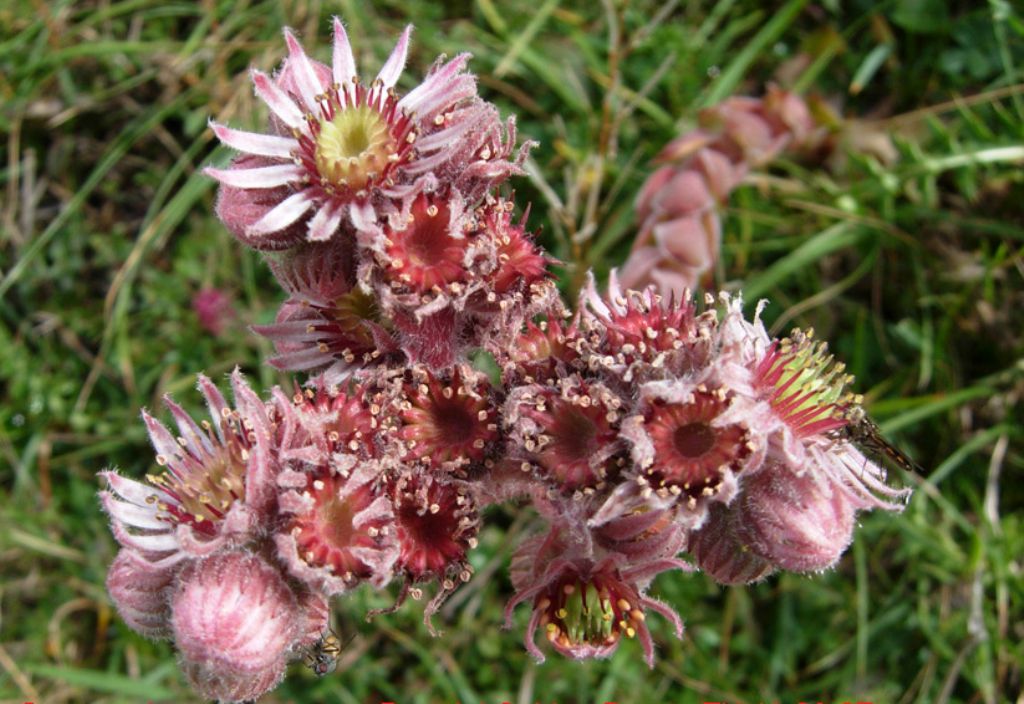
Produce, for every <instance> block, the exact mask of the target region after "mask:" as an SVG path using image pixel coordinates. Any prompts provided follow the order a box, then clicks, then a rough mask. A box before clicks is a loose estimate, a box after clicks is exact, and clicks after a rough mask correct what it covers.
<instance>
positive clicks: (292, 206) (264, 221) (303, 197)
mask: <svg viewBox="0 0 1024 704" xmlns="http://www.w3.org/2000/svg"><path fill="white" fill-rule="evenodd" d="M311 205H313V199H312V198H311V197H310V196H309V194H307V193H306V191H299V192H298V193H293V194H292V195H290V196H288V197H287V198H285V199H284V200H283V201H281V202H280V203H278V204H277V205H275V206H274V207H273V208H272V209H271V210H270V211H268V212H267V214H266V215H264V216H263V217H262V218H260V219H259V220H257V221H256V222H254V223H253V224H252V225H250V226H249V227H248V228H246V230H245V232H246V234H247V235H249V236H250V237H259V236H261V235H269V234H271V233H274V232H280V231H281V230H283V229H285V228H286V227H288V226H289V225H293V224H294V223H296V222H297V221H298V220H299V218H301V217H302V216H303V215H305V214H306V211H308V210H309V208H310V206H311Z"/></svg>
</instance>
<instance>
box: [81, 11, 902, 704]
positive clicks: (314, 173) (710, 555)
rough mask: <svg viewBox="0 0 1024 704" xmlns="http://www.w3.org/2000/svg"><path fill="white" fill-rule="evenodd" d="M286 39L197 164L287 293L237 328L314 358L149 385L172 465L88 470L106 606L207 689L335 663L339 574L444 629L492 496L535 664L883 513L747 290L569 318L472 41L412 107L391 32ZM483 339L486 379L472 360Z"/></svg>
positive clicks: (645, 630)
mask: <svg viewBox="0 0 1024 704" xmlns="http://www.w3.org/2000/svg"><path fill="white" fill-rule="evenodd" d="M285 39H286V43H287V45H288V52H289V55H288V58H287V60H286V61H285V64H284V66H283V67H282V69H281V70H280V71H279V72H278V73H277V74H276V75H274V76H268V75H265V74H262V73H260V72H254V73H253V81H254V83H255V86H256V92H257V94H258V95H259V96H260V97H261V98H263V100H264V101H265V102H266V103H267V104H268V106H269V107H270V110H271V116H270V120H269V125H268V128H267V129H268V133H267V134H257V133H249V132H241V131H238V130H235V129H233V128H228V127H224V126H220V125H214V126H213V128H214V131H215V132H216V134H217V135H218V136H219V137H220V138H221V140H222V141H223V142H225V143H226V144H228V145H229V146H232V147H235V148H237V149H238V150H240V151H242V152H243V154H242V155H241V156H239V157H238V158H237V159H236V160H235V161H234V162H233V163H232V164H231V165H230V166H229V167H228V168H226V169H210V170H208V172H209V173H210V175H212V176H213V177H214V178H216V179H217V180H219V181H220V182H221V190H220V194H219V197H218V206H217V207H218V213H219V215H220V217H221V219H222V220H223V221H224V222H225V224H226V225H227V227H228V228H229V229H230V230H231V231H232V232H233V233H234V234H235V235H236V236H237V237H238V238H239V239H240V240H241V241H242V242H244V243H245V244H247V245H249V246H253V247H255V248H257V249H259V250H261V251H262V252H263V253H264V255H265V257H266V260H267V262H268V265H269V267H270V269H271V271H272V272H273V274H274V276H275V277H276V279H277V281H278V282H279V283H280V285H281V287H282V289H283V290H284V293H285V296H286V300H285V302H284V303H283V305H282V306H281V308H280V309H279V311H278V314H277V316H276V319H275V321H274V322H273V323H271V324H268V325H262V326H258V327H256V332H258V333H259V334H261V335H264V336H266V337H267V338H269V339H271V340H272V341H273V343H274V346H275V354H274V356H273V357H272V358H271V359H270V360H268V361H269V362H270V363H271V364H273V365H274V366H276V367H278V368H280V369H283V370H290V371H294V372H305V373H306V374H307V376H306V378H304V379H297V380H296V382H295V384H294V386H293V387H292V388H291V389H290V390H288V391H285V390H283V389H281V388H274V389H272V390H271V391H270V392H269V394H268V395H267V396H266V397H265V398H261V397H260V396H259V395H258V394H257V393H256V392H254V391H253V390H252V389H251V388H250V387H249V386H248V384H247V383H246V382H245V380H244V379H243V377H242V376H241V374H240V373H238V372H235V373H234V374H233V375H232V377H231V386H232V389H233V396H234V403H233V404H229V403H228V401H227V400H226V399H225V398H224V396H223V395H222V394H221V392H220V391H219V390H218V389H217V386H216V385H215V384H214V383H213V382H211V381H210V380H209V379H207V378H205V377H202V376H201V377H200V378H199V389H200V391H201V393H202V395H203V397H204V398H205V400H206V404H207V406H208V408H209V420H200V421H198V422H197V421H196V420H194V419H193V418H192V417H191V416H190V415H189V414H188V413H187V412H186V411H185V410H184V409H183V408H182V407H180V406H178V405H177V404H176V403H175V402H174V401H172V400H170V399H167V401H166V403H167V406H168V409H169V410H170V414H171V416H172V417H173V419H174V424H175V426H176V429H177V430H176V432H172V431H171V430H169V429H168V428H167V427H165V426H164V425H163V424H162V423H161V422H159V421H158V420H156V419H155V418H153V417H152V416H150V415H149V414H148V413H146V412H143V421H144V422H145V424H146V427H147V428H148V430H149V436H150V439H151V441H152V444H153V447H154V448H155V450H156V460H155V462H156V465H157V466H158V467H159V469H158V470H157V471H156V472H155V473H154V474H152V475H149V476H148V477H147V480H146V482H139V481H135V480H132V479H129V478H127V477H126V476H123V475H121V474H118V473H116V472H113V471H108V472H104V473H103V476H104V478H105V481H106V484H107V488H106V489H105V490H104V491H103V492H102V493H101V501H102V503H103V506H104V508H105V509H106V511H107V512H108V513H109V515H110V517H111V523H112V530H113V533H114V537H115V539H116V540H117V541H118V543H119V544H120V545H121V551H120V553H119V554H118V556H117V557H116V559H115V560H114V563H113V565H112V566H111V568H110V572H109V574H108V579H107V586H108V590H109V592H110V595H111V597H112V599H113V601H114V603H115V605H116V606H117V609H118V611H119V612H120V614H121V615H122V617H123V619H124V621H125V622H126V623H127V624H128V626H129V627H131V628H132V629H134V630H136V631H138V632H139V633H141V634H143V635H145V636H147V637H150V638H158V639H167V640H170V641H172V642H173V644H174V647H175V648H176V650H177V652H178V654H179V662H180V665H181V669H182V671H183V673H184V674H185V676H186V678H187V679H188V681H189V682H190V684H191V685H192V686H193V687H194V689H195V690H196V691H197V692H198V693H199V694H200V695H202V696H204V697H207V698H210V699H217V700H220V701H248V700H254V699H257V698H258V697H260V696H261V695H262V694H263V693H265V692H267V691H269V690H270V689H272V688H273V687H274V686H276V685H277V683H279V682H280V681H281V679H282V678H283V677H284V674H285V671H286V667H287V665H288V664H289V663H290V662H292V661H295V660H303V659H304V660H306V661H307V663H312V665H313V669H314V671H315V672H316V673H317V674H319V675H323V674H326V673H328V672H330V671H331V670H332V669H333V667H332V666H331V662H330V661H329V657H330V652H331V651H330V650H329V649H327V648H326V647H325V646H324V643H327V642H332V641H330V640H329V639H327V638H326V633H327V631H328V629H329V622H330V611H331V608H332V605H333V603H335V602H337V600H339V599H343V598H344V597H345V596H347V595H349V594H350V593H351V592H352V591H353V590H355V589H358V588H370V589H377V590H383V589H387V588H390V587H392V586H393V587H394V590H395V594H394V601H393V606H392V607H391V608H390V609H385V610H384V611H391V610H394V609H397V608H399V607H401V606H402V605H403V603H404V602H405V601H406V600H407V599H408V597H412V598H413V599H414V600H419V599H420V598H421V597H423V596H424V595H425V594H427V595H428V599H427V601H426V604H425V606H424V621H425V623H426V625H427V626H428V628H429V629H430V631H431V633H433V634H435V635H436V631H435V630H434V627H433V619H434V617H435V616H436V615H437V613H438V610H439V609H440V607H441V605H442V604H443V603H444V601H445V600H446V599H447V598H448V597H449V596H450V595H451V594H452V593H453V592H454V591H455V590H457V589H458V588H459V587H460V586H461V585H462V584H464V583H466V582H468V581H469V580H471V579H472V578H473V568H472V562H471V553H472V551H473V550H474V549H475V548H476V547H477V537H478V535H479V533H480V529H481V525H482V521H483V519H484V509H485V508H486V507H488V506H490V505H494V504H513V505H515V506H520V507H522V506H524V505H528V506H529V507H532V509H533V510H534V511H535V512H536V514H537V516H538V518H537V520H536V521H535V527H536V530H535V531H534V532H533V534H532V535H531V537H529V538H527V539H526V540H524V541H523V542H522V543H521V544H520V545H518V546H515V550H514V554H513V559H512V563H511V565H510V580H511V586H512V590H513V592H512V595H511V598H510V600H509V602H508V605H507V608H506V610H505V621H506V624H509V625H510V624H511V623H512V622H513V620H514V619H515V614H516V611H517V607H520V606H523V605H525V606H526V607H527V608H528V609H529V615H528V616H527V626H526V634H525V643H526V648H527V650H528V651H529V652H530V653H531V654H532V655H534V656H535V657H537V658H538V659H543V658H544V651H543V650H542V647H546V648H550V649H551V650H553V651H554V652H557V653H559V654H562V655H564V656H567V657H571V658H576V659H584V658H600V657H608V656H610V655H611V654H612V653H613V652H615V651H616V650H617V649H618V647H619V645H620V644H621V643H622V642H625V641H629V640H631V639H636V640H637V641H638V642H639V643H640V647H641V649H642V651H643V653H644V656H645V659H646V660H647V662H648V663H649V664H651V665H652V666H653V662H654V649H655V643H654V638H653V636H652V634H651V631H650V630H649V626H648V621H647V619H648V616H650V615H651V614H659V615H660V616H661V617H663V618H664V619H667V620H668V622H669V625H670V626H671V627H672V628H673V630H674V632H675V634H676V635H677V636H679V637H681V635H682V631H683V624H682V620H681V619H680V617H679V616H678V615H677V614H676V612H675V610H674V609H673V608H672V607H671V606H669V605H668V604H666V603H664V602H662V601H659V600H658V599H657V598H655V597H654V596H652V595H651V594H650V593H649V591H650V588H651V585H652V582H653V580H654V578H655V577H656V576H657V575H659V574H661V573H663V572H666V571H675V570H679V571H688V572H690V571H695V570H697V569H700V570H703V571H705V572H706V573H707V574H709V575H710V576H711V577H712V578H713V579H715V580H717V581H718V582H721V583H727V584H739V583H746V582H751V581H754V580H757V579H760V578H762V577H764V576H765V575H767V574H768V573H770V572H771V571H773V570H794V571H800V572H806V571H817V570H822V569H825V568H827V567H829V566H831V565H833V564H834V563H835V562H836V560H838V558H839V556H840V555H841V554H842V552H843V551H844V550H845V548H846V547H847V545H848V544H849V542H850V539H851V536H852V532H853V526H854V521H855V516H856V513H857V512H858V511H862V510H870V509H874V508H883V509H890V510H891V509H898V508H899V507H900V502H899V500H900V499H901V498H903V497H904V496H905V492H903V491H901V490H895V489H892V488H890V487H888V486H887V485H886V484H885V482H884V478H885V477H884V471H883V469H882V468H881V467H880V466H878V465H877V464H875V463H873V462H871V461H870V460H869V459H868V458H866V457H865V456H864V455H863V454H862V453H861V452H860V451H859V450H858V449H857V447H856V442H855V439H856V438H857V437H858V432H859V429H862V425H863V424H864V423H866V422H869V421H866V419H865V418H864V415H863V411H862V410H861V408H860V405H859V404H860V399H859V397H857V396H855V395H853V394H851V393H850V392H849V391H847V387H848V385H849V383H850V379H849V377H848V376H847V375H846V374H845V373H844V371H843V368H842V365H840V364H838V363H836V362H835V361H834V360H833V359H832V357H831V356H830V355H829V354H828V351H827V347H826V346H825V345H824V344H823V343H820V342H817V341H815V340H814V338H813V335H812V334H811V333H809V332H801V331H799V330H798V331H794V332H793V333H792V334H791V335H790V336H789V337H787V338H785V339H781V340H774V339H771V338H770V337H769V336H768V334H767V333H766V331H765V329H764V326H763V325H762V324H761V322H760V313H761V309H760V308H758V310H757V312H756V313H755V315H754V319H753V321H748V320H747V319H745V318H744V315H743V311H742V310H741V303H740V299H739V298H730V297H728V296H724V295H723V296H721V297H720V298H717V299H716V298H710V297H709V298H706V299H705V300H704V301H702V302H696V301H693V300H691V299H690V298H689V296H688V295H687V296H682V297H675V296H670V297H668V298H663V297H662V296H661V295H660V294H659V293H658V292H657V290H656V289H655V288H654V287H650V288H646V289H643V290H640V291H631V290H622V288H621V287H620V285H619V282H618V280H617V279H616V277H615V275H613V276H612V278H611V282H610V286H609V290H608V292H607V294H604V295H602V294H601V293H600V292H599V291H598V290H597V288H596V286H595V284H594V282H593V281H591V282H590V284H589V286H588V288H587V290H586V291H585V292H584V295H583V297H582V299H581V302H580V305H579V307H578V309H577V310H576V311H575V312H574V313H573V312H570V311H568V310H567V308H566V306H565V305H564V304H563V303H562V302H561V300H560V299H559V298H558V296H557V294H556V293H555V287H554V283H553V280H552V278H551V276H550V274H549V272H548V268H547V265H548V260H547V258H546V256H545V255H544V254H543V253H542V252H541V251H540V250H539V249H538V247H537V246H536V245H535V244H534V242H533V239H532V237H531V235H530V233H529V232H528V230H527V229H526V225H525V216H518V215H517V214H516V208H515V205H514V202H513V200H512V197H511V196H510V195H509V194H508V193H501V192H499V191H498V190H497V188H498V186H500V184H501V183H502V182H503V181H504V180H505V179H506V178H507V177H508V176H509V175H511V174H514V173H516V172H517V171H518V170H519V163H520V161H521V160H522V158H523V156H524V153H525V152H524V149H523V148H520V149H519V150H518V151H516V150H515V147H514V134H515V133H514V123H513V122H512V121H511V120H508V121H506V122H501V121H500V120H499V118H498V114H497V110H496V109H495V108H494V107H493V106H492V105H490V104H489V103H486V102H485V101H483V100H482V99H481V98H480V97H479V96H477V94H476V84H475V81H474V79H473V77H472V76H471V75H470V74H468V73H466V70H465V66H466V61H467V57H466V56H465V55H460V56H457V57H456V58H455V59H453V60H451V61H448V62H443V61H439V62H438V63H437V64H435V66H434V67H433V69H432V70H431V71H430V73H429V74H428V75H427V77H426V79H425V80H424V81H423V82H422V83H421V84H420V85H419V86H418V87H416V88H414V89H413V90H411V91H410V92H408V93H406V94H405V95H404V96H401V95H399V93H398V92H396V89H395V86H396V85H397V81H398V78H399V75H400V73H401V70H402V67H403V64H404V62H405V55H406V50H407V45H408V39H409V31H408V30H406V32H405V33H404V34H403V35H402V37H401V39H400V40H399V43H398V45H397V47H396V48H395V50H394V52H393V53H392V55H391V56H390V58H389V59H388V60H387V61H386V62H385V64H384V68H383V69H381V72H380V74H379V75H378V76H377V78H376V79H374V80H373V81H372V82H370V83H363V82H361V81H360V80H359V79H358V77H357V75H356V72H355V65H354V62H353V59H352V53H351V49H350V48H349V43H348V38H347V36H346V34H345V30H344V28H343V27H342V25H341V23H340V22H337V21H335V23H334V53H333V59H332V63H331V65H330V66H327V65H324V64H320V63H318V62H316V61H314V60H312V59H310V58H309V57H308V56H307V55H306V53H305V51H304V50H303V49H302V47H301V46H300V45H299V44H298V42H297V41H296V39H295V38H294V37H293V36H292V35H291V34H290V33H287V32H286V34H285ZM736 110H739V111H740V113H743V114H744V115H745V114H746V113H744V112H743V110H740V108H739V107H736ZM747 112H749V113H751V114H753V112H756V111H751V110H748V111H747ZM734 117H735V116H734ZM758 119H761V118H758ZM736 120H738V121H739V122H741V123H742V122H743V120H742V119H741V117H736ZM769 146H770V145H769ZM765 148H768V147H765ZM480 349H483V350H485V351H487V352H489V353H490V354H491V355H492V356H493V358H494V359H495V360H496V361H497V363H498V367H499V369H500V372H501V373H500V378H499V379H492V378H491V377H490V376H488V375H487V374H486V373H484V372H483V371H481V370H480V369H478V368H476V367H475V366H474V365H473V364H472V361H471V360H472V359H473V358H474V357H475V355H471V354H470V353H471V352H475V351H477V350H480ZM364 585H368V586H367V587H364ZM520 610H523V609H520ZM375 613H380V612H379V611H378V612H374V613H371V614H369V615H371V616H372V615H375ZM538 641H542V643H541V644H540V645H538ZM543 643H547V645H546V646H545V645H543ZM336 649H337V648H336V647H335V648H334V650H336Z"/></svg>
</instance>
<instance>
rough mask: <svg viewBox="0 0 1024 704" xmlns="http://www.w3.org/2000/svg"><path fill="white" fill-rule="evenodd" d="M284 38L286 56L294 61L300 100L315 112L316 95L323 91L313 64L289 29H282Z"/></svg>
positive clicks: (316, 109)
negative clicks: (286, 47) (286, 46)
mask: <svg viewBox="0 0 1024 704" xmlns="http://www.w3.org/2000/svg"><path fill="white" fill-rule="evenodd" d="M284 40H285V43H287V44H288V58H289V60H290V61H292V62H294V66H295V83H296V84H297V85H298V87H299V93H300V94H301V95H302V100H303V101H305V103H306V107H308V108H309V111H310V112H312V113H314V114H316V113H318V112H319V110H320V105H319V104H318V103H317V99H316V96H318V95H320V94H321V93H323V92H324V89H323V86H322V85H320V80H319V79H318V78H317V76H316V72H315V71H314V70H313V65H312V64H311V63H309V57H308V56H306V52H305V50H303V48H302V45H301V44H299V40H298V39H296V38H295V35H294V34H292V31H291V30H290V29H285V30H284Z"/></svg>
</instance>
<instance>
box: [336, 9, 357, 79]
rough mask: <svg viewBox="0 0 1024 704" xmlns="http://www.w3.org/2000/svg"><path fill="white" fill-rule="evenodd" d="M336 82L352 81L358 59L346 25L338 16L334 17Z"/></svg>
mask: <svg viewBox="0 0 1024 704" xmlns="http://www.w3.org/2000/svg"><path fill="white" fill-rule="evenodd" d="M332 64H333V66H332V70H333V73H334V82H335V83H337V84H338V85H339V86H343V85H345V84H346V83H351V82H352V79H353V78H355V76H356V60H355V58H353V56H352V46H351V45H350V44H349V43H348V34H347V33H346V32H345V25H343V24H342V23H341V20H339V19H338V18H337V17H335V18H334V54H333V59H332Z"/></svg>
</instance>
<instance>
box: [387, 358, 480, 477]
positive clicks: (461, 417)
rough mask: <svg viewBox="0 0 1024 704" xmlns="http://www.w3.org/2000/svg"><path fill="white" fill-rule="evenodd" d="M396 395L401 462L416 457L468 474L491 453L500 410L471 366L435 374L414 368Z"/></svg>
mask: <svg viewBox="0 0 1024 704" xmlns="http://www.w3.org/2000/svg"><path fill="white" fill-rule="evenodd" d="M402 391H403V393H402V394H401V396H400V397H399V398H398V399H396V401H395V404H396V405H397V411H398V413H397V414H398V418H399V419H400V421H401V427H400V428H399V429H398V432H397V436H398V437H399V438H401V439H402V440H403V441H404V443H405V448H406V453H405V456H404V458H403V459H404V460H405V461H407V462H408V461H412V460H419V461H421V462H423V463H425V464H429V465H430V466H432V467H437V468H439V469H441V470H442V471H457V472H460V473H464V472H466V471H467V470H468V469H469V468H471V467H473V466H479V465H480V464H481V463H482V462H483V460H484V458H485V457H486V456H487V455H488V454H489V453H493V452H494V449H495V448H494V444H495V441H496V440H497V438H498V425H497V419H498V411H497V409H496V408H495V407H494V405H493V403H492V401H491V388H490V384H489V382H488V380H487V377H486V376H484V375H483V374H482V373H480V372H475V371H473V370H472V369H470V368H469V367H456V368H455V369H454V370H453V371H452V372H451V374H445V375H443V376H438V375H435V374H433V373H431V372H430V371H428V370H427V369H425V368H423V367H414V368H413V369H412V381H411V383H409V384H406V385H404V387H403V389H402Z"/></svg>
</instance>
